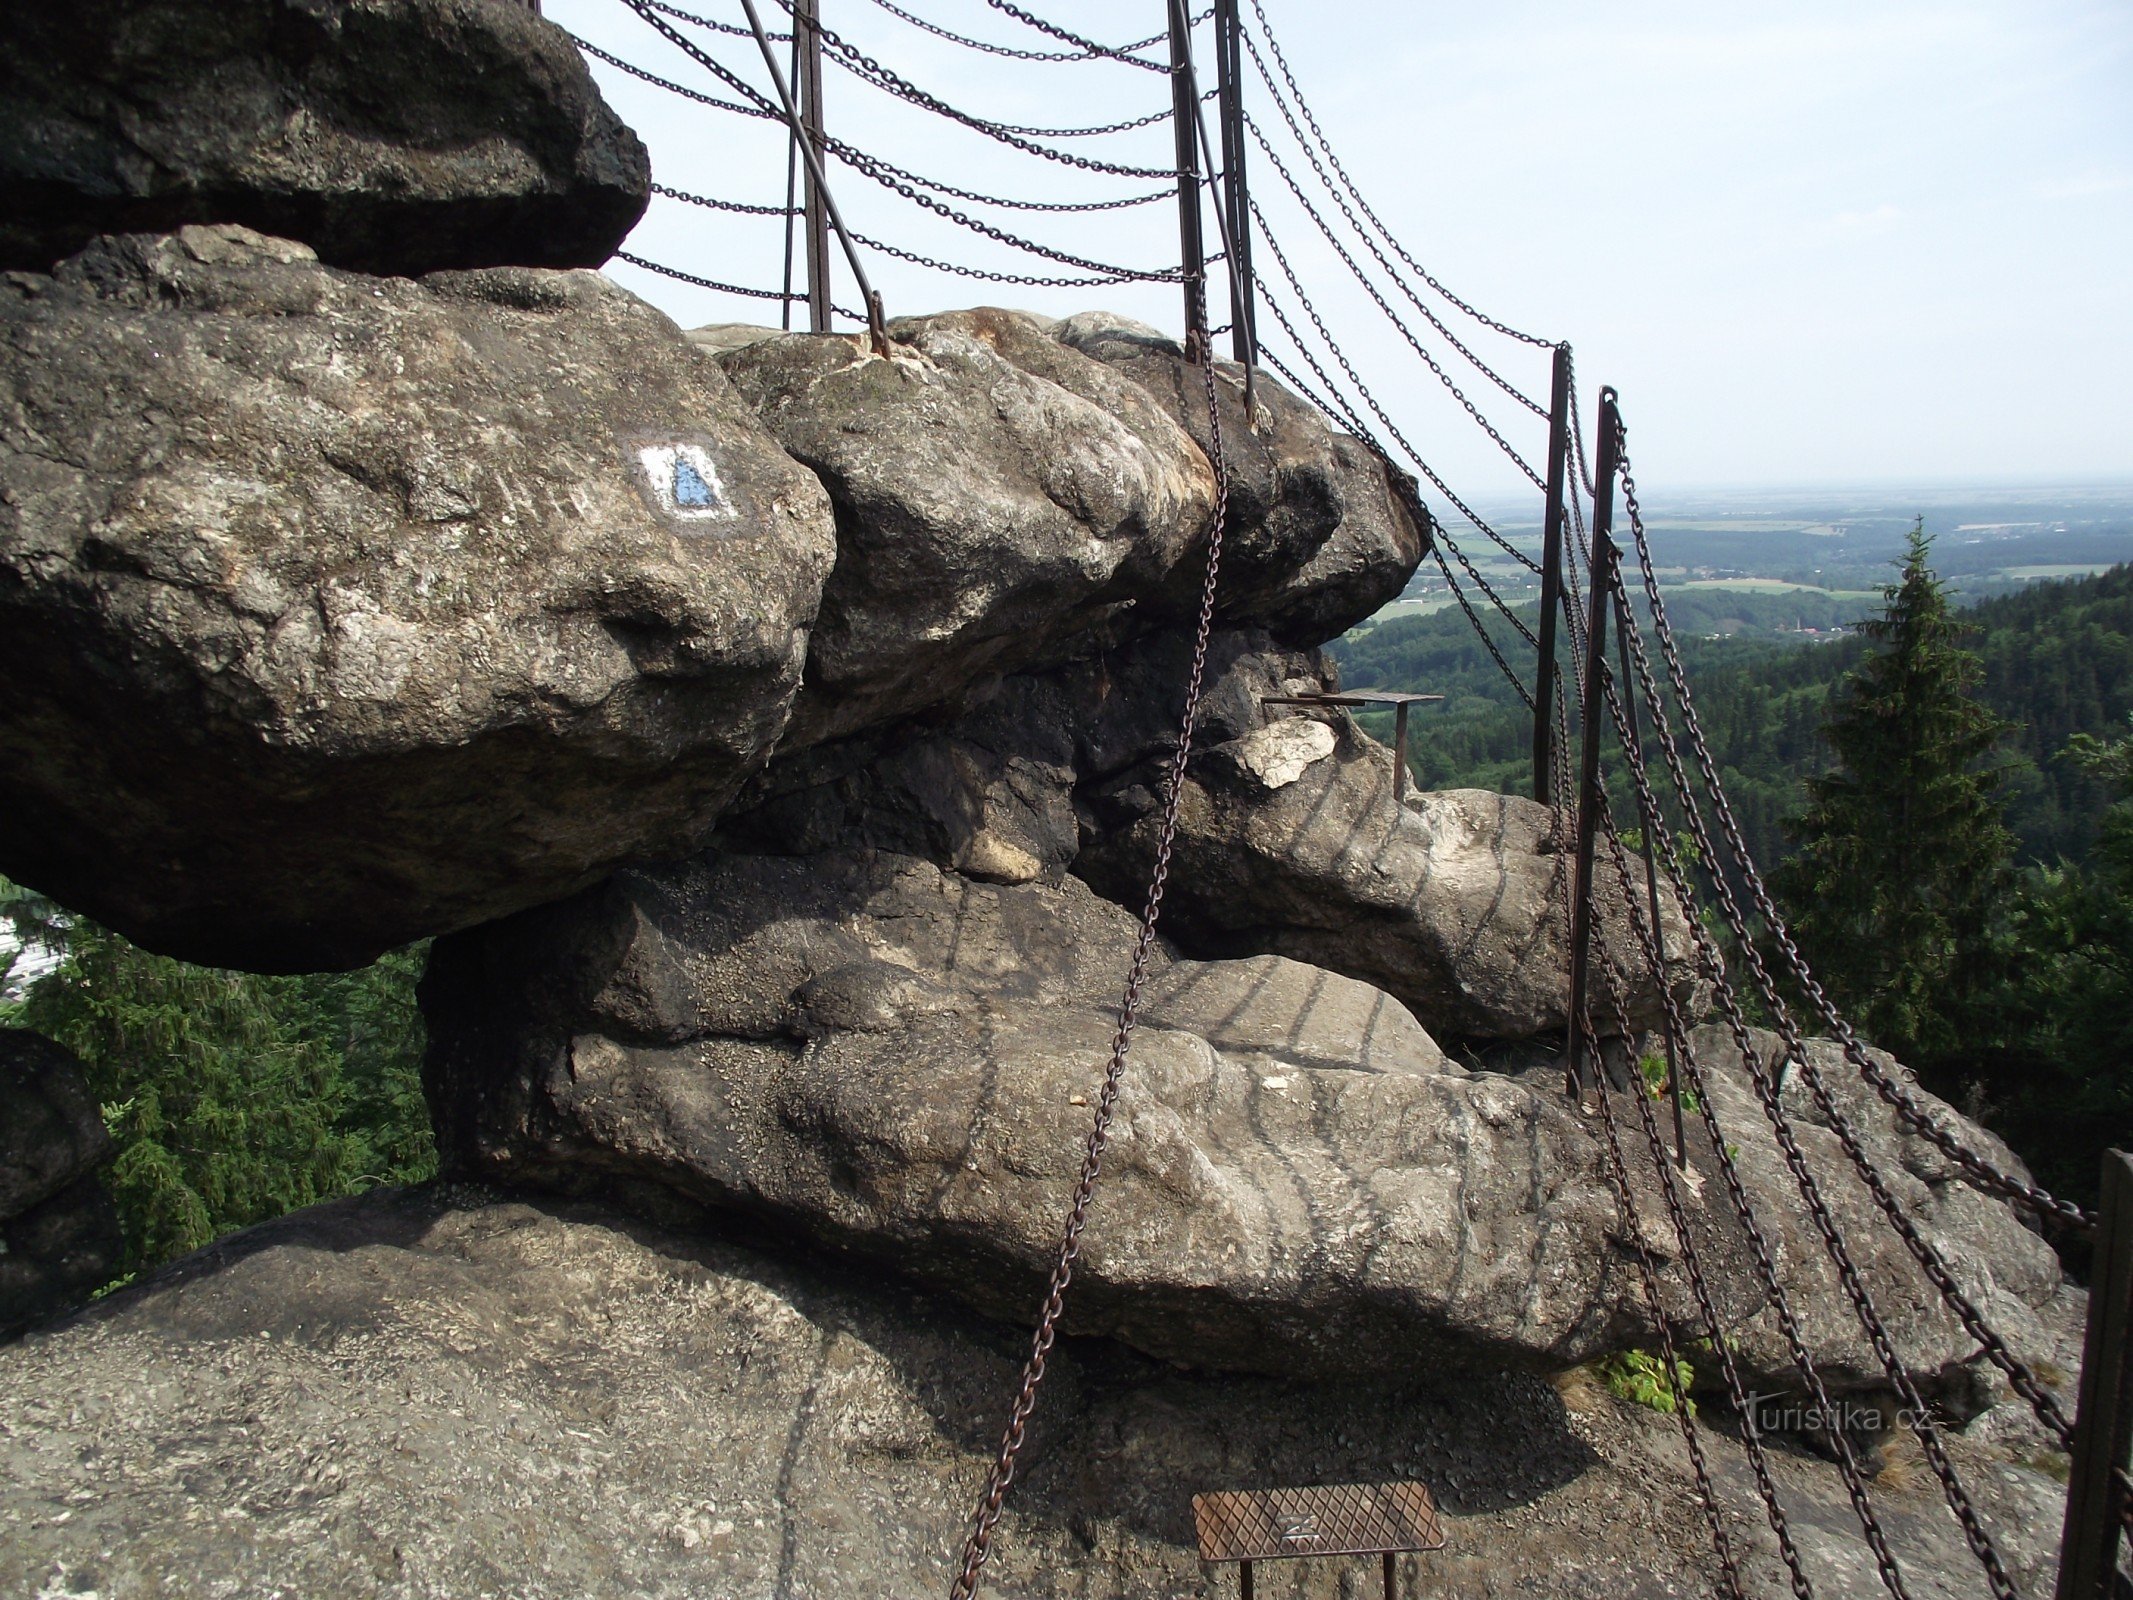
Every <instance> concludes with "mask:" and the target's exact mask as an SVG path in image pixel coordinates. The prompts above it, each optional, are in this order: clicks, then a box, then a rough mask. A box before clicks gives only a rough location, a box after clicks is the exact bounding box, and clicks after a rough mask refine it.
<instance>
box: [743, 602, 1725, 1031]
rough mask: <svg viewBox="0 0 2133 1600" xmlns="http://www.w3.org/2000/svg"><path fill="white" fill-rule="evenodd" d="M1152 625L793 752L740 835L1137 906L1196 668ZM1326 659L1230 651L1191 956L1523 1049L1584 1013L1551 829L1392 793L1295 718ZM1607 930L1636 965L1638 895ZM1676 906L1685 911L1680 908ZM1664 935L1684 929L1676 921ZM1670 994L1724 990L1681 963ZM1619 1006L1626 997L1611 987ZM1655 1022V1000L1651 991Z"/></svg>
mask: <svg viewBox="0 0 2133 1600" xmlns="http://www.w3.org/2000/svg"><path fill="white" fill-rule="evenodd" d="M1188 656H1189V646H1188V643H1187V641H1185V640H1183V639H1180V638H1178V637H1176V636H1175V635H1173V634H1167V633H1166V634H1156V635H1150V636H1146V637H1143V638H1140V639H1135V640H1132V641H1130V642H1128V643H1125V644H1123V645H1116V646H1114V647H1111V648H1101V647H1099V648H1097V649H1095V650H1092V651H1089V652H1088V653H1086V654H1085V655H1084V656H1083V658H1082V659H1080V660H1077V661H1073V662H1069V663H1066V664H1064V665H1062V666H1059V667H1055V668H1050V669H1047V670H1045V671H1041V672H1030V673H1023V674H1018V675H1016V676H1014V677H1011V678H1009V679H1007V680H1005V681H1004V682H1002V683H1001V684H999V685H997V686H996V687H995V688H993V689H992V690H991V692H990V693H989V694H988V695H987V696H985V697H984V698H983V699H982V700H981V701H980V702H979V703H977V704H974V705H970V706H967V707H965V708H964V709H963V710H962V711H961V712H960V714H958V715H954V716H944V717H942V718H940V719H937V720H935V721H933V722H931V723H930V724H929V725H927V726H924V727H901V728H897V729H894V730H892V731H888V732H884V733H881V734H877V735H872V736H869V737H866V738H860V739H853V740H846V741H841V742H839V743H837V744H832V745H827V746H822V747H818V748H816V749H812V750H809V751H806V752H803V753H800V754H798V755H791V756H781V757H780V759H779V761H778V762H777V764H776V765H775V766H774V767H773V768H772V769H771V770H769V771H767V772H766V773H765V774H764V776H763V778H762V780H760V782H759V783H758V784H757V785H755V786H754V787H753V788H752V789H751V790H750V791H749V792H748V793H747V794H745V795H744V796H743V797H742V798H741V799H740V800H739V801H737V802H736V813H735V814H733V815H729V816H728V817H727V818H726V819H724V820H723V821H722V822H721V824H720V833H719V837H720V838H721V839H722V840H725V841H726V842H728V843H729V844H730V845H731V846H732V847H733V848H735V849H738V850H742V851H748V852H755V851H771V852H777V853H788V854H806V853H809V852H812V851H820V850H828V849H833V848H839V847H846V848H848V847H852V846H856V845H865V846H868V847H871V848H874V849H881V850H893V851H900V852H904V853H908V854H915V855H922V856H925V857H927V858H928V859H930V860H933V861H936V862H939V863H941V864H942V865H945V866H949V867H952V868H955V869H957V870H959V871H962V872H965V873H969V874H971V875H974V876H979V877H985V878H990V879H994V880H998V881H1011V882H1026V881H1030V880H1033V879H1037V878H1043V879H1046V880H1047V881H1056V880H1057V879H1058V877H1059V876H1060V875H1061V874H1062V873H1065V872H1067V871H1069V870H1071V871H1073V872H1074V873H1075V874H1076V875H1077V876H1079V877H1082V878H1084V879H1085V880H1087V881H1088V882H1089V883H1090V884H1091V885H1092V886H1094V887H1095V888H1096V889H1097V890H1098V892H1100V893H1102V894H1103V895H1105V896H1106V897H1107V898H1109V899H1112V900H1115V901H1116V902H1118V903H1119V904H1120V905H1122V906H1125V907H1126V908H1128V909H1129V910H1132V911H1136V912H1137V911H1138V910H1139V909H1140V906H1141V902H1142V899H1143V897H1144V895H1145V894H1146V890H1147V878H1148V870H1149V865H1150V862H1151V859H1152V855H1153V850H1154V834H1155V831H1156V828H1157V824H1158V821H1159V817H1158V811H1159V792H1160V784H1161V782H1162V779H1163V772H1164V768H1165V767H1166V765H1167V761H1168V757H1169V752H1170V749H1171V746H1172V743H1173V741H1174V740H1175V739H1176V736H1177V734H1176V727H1177V713H1178V709H1179V705H1180V703H1181V701H1182V699H1183V694H1184V684H1185V678H1186V674H1187V671H1188V669H1189V660H1188ZM1330 683H1331V677H1330V673H1329V670H1328V668H1327V667H1326V665H1325V663H1324V662H1323V661H1322V660H1321V659H1320V658H1319V657H1318V656H1317V655H1316V654H1315V653H1311V652H1299V651H1288V650H1282V649H1279V648H1277V647H1275V646H1274V645H1273V643H1272V641H1271V640H1270V639H1269V637H1268V636H1267V635H1266V634H1264V633H1261V632H1258V631H1255V630H1227V629H1225V630H1222V631H1220V632H1218V633H1217V634H1216V635H1215V636H1214V638H1213V640H1212V641H1211V647H1210V652H1209V668H1208V676H1207V688H1206V694H1205V697H1204V699H1203V703H1202V709H1201V717H1200V723H1199V733H1198V736H1197V739H1196V743H1197V744H1198V746H1199V748H1200V754H1198V755H1196V756H1195V758H1194V760H1193V763H1192V766H1191V767H1190V768H1189V769H1188V781H1187V791H1186V799H1185V804H1184V806H1183V812H1182V817H1181V831H1180V836H1179V846H1178V853H1177V855H1176V862H1177V867H1176V871H1175V872H1174V873H1173V875H1172V878H1171V881H1170V885H1169V888H1168V890H1167V893H1166V900H1165V906H1166V911H1165V922H1164V930H1165V933H1166V935H1167V936H1168V937H1170V938H1172V939H1174V940H1176V941H1177V942H1179V944H1180V945H1181V946H1182V947H1183V948H1184V949H1185V950H1186V951H1188V952H1189V953H1190V954H1193V955H1200V956H1222V957H1237V956H1243V955H1251V954H1257V953H1272V954H1278V955H1287V956H1292V957H1294V958H1296V959H1297V960H1299V961H1304V962H1308V963H1310V964H1312V965H1314V966H1321V967H1326V968H1329V969H1331V970H1333V971H1335V972H1340V973H1344V974H1345V975H1347V976H1348V977H1350V978H1355V979H1360V980H1362V981H1363V982H1365V983H1368V984H1371V985H1372V986H1374V987H1377V988H1382V989H1384V990H1387V991H1389V992H1390V993H1392V994H1394V995H1395V996H1397V997H1398V998H1399V999H1400V1001H1401V1002H1402V1003H1403V1004H1404V1005H1405V1006H1406V1007H1407V1008H1408V1009H1409V1010H1411V1011H1412V1012H1414V1014H1415V1015H1416V1016H1418V1017H1420V1018H1421V1019H1422V1021H1423V1024H1424V1025H1425V1026H1426V1027H1428V1028H1429V1029H1431V1030H1432V1031H1433V1032H1434V1033H1436V1034H1438V1035H1439V1036H1441V1037H1460V1038H1498V1037H1512V1038H1521V1037H1527V1036H1530V1035H1533V1034H1537V1033H1542V1032H1546V1031H1549V1030H1559V1029H1561V1028H1562V1027H1563V1026H1564V1025H1565V1022H1566V1020H1567V1012H1568V1003H1569V1002H1568V978H1567V972H1566V967H1567V962H1566V959H1565V951H1566V949H1567V946H1568V928H1567V923H1566V920H1565V913H1564V905H1565V902H1566V899H1567V889H1568V885H1567V879H1568V874H1569V862H1568V859H1567V857H1565V856H1563V855H1561V854H1559V853H1557V851H1556V850H1555V839H1554V836H1553V827H1554V819H1553V817H1552V814H1551V813H1549V812H1548V811H1547V810H1546V809H1545V808H1543V807H1541V806H1538V805H1535V804H1533V803H1532V802H1530V801H1525V800H1517V799H1511V798H1509V797H1504V796H1498V795H1493V794H1490V795H1483V794H1481V793H1479V792H1470V793H1464V794H1450V795H1415V794H1410V795H1409V796H1408V797H1407V803H1406V806H1405V807H1404V809H1403V807H1402V806H1401V805H1400V804H1399V803H1398V802H1396V801H1395V800H1394V798H1393V795H1392V761H1391V756H1390V754H1389V753H1388V752H1387V751H1385V750H1384V748H1383V747H1382V746H1380V745H1378V744H1376V743H1375V742H1374V741H1372V740H1370V739H1368V738H1366V737H1365V736H1363V735H1362V734H1361V733H1359V732H1358V731H1357V730H1356V728H1355V726H1354V724H1353V723H1352V722H1351V721H1349V720H1348V718H1347V717H1346V715H1345V714H1344V713H1338V712H1336V713H1331V714H1314V715H1313V716H1309V717H1302V716H1291V715H1289V714H1288V713H1287V712H1286V711H1284V710H1282V709H1280V708H1269V707H1267V706H1265V705H1264V700H1265V698H1266V697H1268V696H1271V695H1283V694H1294V693H1297V692H1299V691H1318V690H1322V689H1324V688H1326V687H1328V686H1329V684H1330ZM1610 882H1611V881H1610V880H1609V879H1608V878H1607V877H1606V876H1605V875H1603V877H1602V881H1601V883H1600V886H1599V887H1600V890H1601V895H1602V906H1603V911H1604V912H1605V920H1604V921H1603V932H1605V933H1606V934H1607V936H1608V937H1609V939H1610V941H1611V945H1612V947H1613V948H1615V949H1616V950H1617V952H1618V954H1620V955H1621V957H1622V964H1623V966H1624V968H1625V969H1626V970H1628V971H1631V972H1635V971H1636V970H1637V969H1638V967H1639V966H1640V965H1641V963H1639V962H1636V961H1633V960H1631V959H1629V957H1628V951H1627V947H1628V945H1629V943H1630V934H1629V932H1628V926H1627V923H1626V920H1625V919H1624V917H1623V915H1622V911H1621V906H1620V894H1619V886H1618V885H1616V886H1614V887H1615V891H1616V892H1614V893H1611V894H1610V893H1609V892H1608V891H1609V889H1610ZM1666 904H1667V905H1668V907H1669V908H1671V901H1668V902H1666ZM1667 927H1668V933H1669V949H1670V950H1673V951H1677V952H1686V950H1687V949H1688V946H1689V940H1688V937H1687V931H1686V929H1685V928H1683V927H1682V925H1681V923H1680V921H1679V919H1678V917H1677V916H1670V917H1669V918H1668V922H1667ZM1674 977H1675V993H1676V996H1677V998H1678V999H1679V1000H1680V1001H1681V1003H1682V1004H1683V1005H1684V1006H1685V1007H1686V1008H1687V1009H1688V1010H1689V1011H1690V1012H1691V1014H1694V1013H1696V1012H1697V1010H1698V1009H1699V1008H1700V1007H1701V1006H1702V1005H1703V1004H1704V1003H1705V991H1704V990H1703V988H1702V987H1701V986H1700V985H1698V984H1697V983H1695V982H1694V981H1693V977H1692V974H1691V973H1690V970H1689V967H1688V965H1687V961H1686V957H1685V956H1684V957H1683V959H1682V960H1681V961H1679V962H1677V963H1676V966H1675V971H1674ZM1595 998H1596V1000H1597V1001H1598V1003H1599V1007H1598V1009H1599V1014H1600V1015H1601V1016H1602V1017H1605V1018H1608V1019H1610V1025H1611V1026H1612V1025H1615V1024H1614V1023H1613V1022H1612V1011H1611V1008H1610V1006H1609V1004H1608V995H1607V993H1606V992H1605V990H1604V988H1601V989H1596V991H1595ZM1631 1001H1632V1005H1631V1025H1633V1026H1635V1025H1642V1024H1645V1023H1649V1022H1651V1021H1654V1020H1656V1018H1657V1017H1658V1015H1659V1014H1660V1011H1661V1007H1660V1004H1659V1001H1658V997H1657V993H1656V990H1649V991H1648V986H1647V987H1646V988H1639V989H1638V990H1637V991H1636V992H1634V993H1633V994H1632V996H1631Z"/></svg>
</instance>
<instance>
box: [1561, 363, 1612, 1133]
mask: <svg viewBox="0 0 2133 1600" xmlns="http://www.w3.org/2000/svg"><path fill="white" fill-rule="evenodd" d="M1616 427H1617V422H1616V415H1615V392H1614V390H1612V389H1602V390H1601V391H1600V441H1599V449H1598V451H1597V452H1596V454H1597V456H1598V464H1597V467H1596V475H1595V478H1594V481H1593V488H1594V494H1593V497H1592V592H1591V594H1590V595H1589V596H1588V597H1587V598H1588V601H1589V604H1588V606H1587V608H1586V616H1585V646H1586V655H1585V705H1584V713H1583V715H1584V721H1583V732H1584V736H1585V737H1584V751H1583V757H1582V760H1581V761H1580V763H1579V770H1578V854H1577V871H1576V876H1575V877H1573V878H1572V879H1571V898H1570V1074H1569V1077H1570V1092H1571V1094H1572V1095H1573V1096H1575V1095H1576V1094H1577V1093H1578V1092H1579V1089H1580V1087H1581V1085H1582V1077H1581V1074H1580V1071H1579V1067H1580V1063H1581V1062H1582V1061H1583V1059H1584V1057H1583V1055H1582V1054H1581V1051H1582V1050H1584V1049H1589V1050H1590V1051H1591V1052H1592V1058H1593V1070H1594V1071H1595V1072H1597V1071H1599V1070H1601V1068H1600V1046H1599V1041H1598V1040H1597V1039H1594V1038H1589V1037H1587V1035H1586V1030H1585V980H1586V967H1587V964H1588V963H1587V960H1586V949H1585V947H1586V946H1587V945H1588V944H1590V943H1591V941H1592V858H1593V844H1594V841H1595V839H1596V838H1597V837H1598V833H1599V826H1600V801H1601V794H1600V722H1601V718H1602V716H1603V714H1604V712H1605V706H1604V703H1603V700H1602V695H1601V687H1602V686H1601V683H1600V674H1601V673H1603V672H1605V671H1606V670H1607V601H1608V596H1609V595H1611V594H1612V593H1613V592H1614V587H1615V568H1616V566H1617V564H1618V562H1619V561H1620V557H1619V555H1618V554H1617V553H1616V551H1615V541H1614V539H1613V537H1612V535H1613V530H1614V521H1615V461H1616V458H1617V446H1616V443H1615V432H1616Z"/></svg>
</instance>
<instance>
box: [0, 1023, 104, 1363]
mask: <svg viewBox="0 0 2133 1600" xmlns="http://www.w3.org/2000/svg"><path fill="white" fill-rule="evenodd" d="M111 1156H112V1144H111V1135H110V1133H109V1131H108V1130H107V1129H106V1128H105V1127H104V1119H103V1117H102V1115H101V1114H100V1113H99V1112H98V1109H97V1105H96V1099H95V1097H94V1096H93V1095H91V1094H90V1092H89V1085H88V1081H87V1079H86V1078H85V1077H84V1076H83V1074H82V1067H81V1062H80V1061H79V1060H77V1059H76V1058H75V1056H74V1053H73V1052H72V1051H71V1050H68V1049H66V1048H65V1047H64V1046H62V1045H59V1044H55V1043H54V1042H53V1041H52V1040H50V1039H47V1038H45V1037H44V1036H43V1035H42V1034H38V1033H32V1032H30V1031H29V1030H28V1029H26V1028H0V1339H4V1338H7V1337H8V1336H9V1335H11V1334H14V1333H16V1332H19V1331H20V1330H21V1329H23V1328H25V1327H28V1326H29V1325H30V1324H32V1323H34V1322H37V1321H40V1320H41V1319H43V1318H46V1317H50V1316H53V1315H56V1314H57V1313H59V1312H61V1311H64V1310H66V1309H67V1308H68V1307H69V1306H71V1305H74V1304H76V1303H78V1302H79V1301H81V1300H82V1299H84V1298H85V1297H87V1295H88V1294H89V1293H90V1291H92V1290H94V1289H96V1288H98V1287H99V1286H100V1285H102V1284H104V1283H106V1282H108V1281H109V1280H110V1279H111V1277H112V1276H113V1275H114V1274H115V1273H116V1271H117V1270H118V1262H119V1254H120V1251H121V1250H122V1249H123V1247H124V1240H123V1239H122V1238H121V1237H120V1234H119V1224H118V1213H117V1211H116V1210H115V1209H114V1207H113V1206H112V1203H111V1195H110V1192H109V1191H108V1190H107V1189H106V1188H105V1187H104V1181H103V1179H102V1177H101V1176H100V1175H99V1171H98V1169H99V1168H101V1167H102V1166H103V1165H104V1164H105V1163H106V1162H108V1161H109V1160H110V1159H111Z"/></svg>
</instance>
